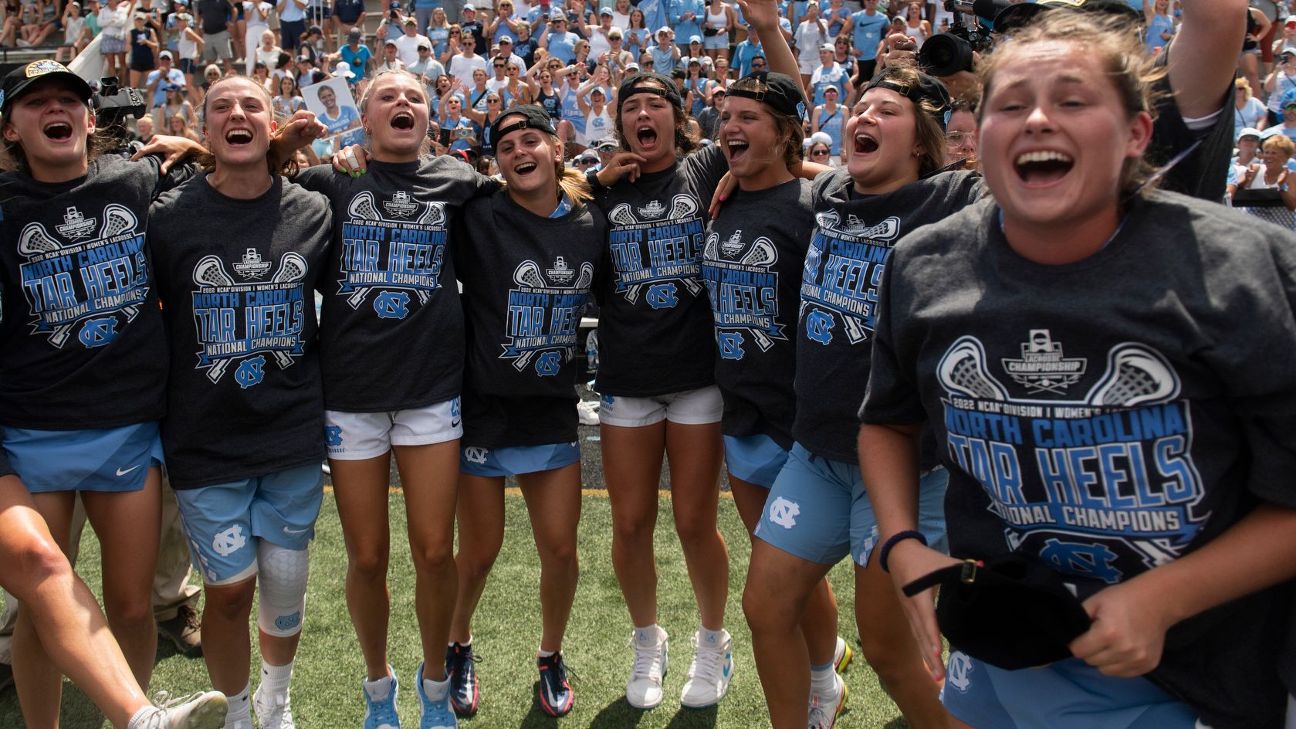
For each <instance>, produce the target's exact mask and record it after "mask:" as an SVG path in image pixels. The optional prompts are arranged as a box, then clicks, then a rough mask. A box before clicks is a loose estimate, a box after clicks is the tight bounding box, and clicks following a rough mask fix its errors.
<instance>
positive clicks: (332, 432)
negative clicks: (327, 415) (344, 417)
mask: <svg viewBox="0 0 1296 729" xmlns="http://www.w3.org/2000/svg"><path fill="white" fill-rule="evenodd" d="M324 442H325V445H327V446H328V447H329V448H340V447H342V426H340V425H326V426H324Z"/></svg>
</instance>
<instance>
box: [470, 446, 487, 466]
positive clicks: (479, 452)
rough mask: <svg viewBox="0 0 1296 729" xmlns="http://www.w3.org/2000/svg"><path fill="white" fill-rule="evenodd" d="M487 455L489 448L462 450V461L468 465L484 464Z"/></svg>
mask: <svg viewBox="0 0 1296 729" xmlns="http://www.w3.org/2000/svg"><path fill="white" fill-rule="evenodd" d="M489 455H490V449H489V448H477V447H472V448H465V449H464V460H465V461H468V462H469V463H477V464H484V463H486V457H487V456H489Z"/></svg>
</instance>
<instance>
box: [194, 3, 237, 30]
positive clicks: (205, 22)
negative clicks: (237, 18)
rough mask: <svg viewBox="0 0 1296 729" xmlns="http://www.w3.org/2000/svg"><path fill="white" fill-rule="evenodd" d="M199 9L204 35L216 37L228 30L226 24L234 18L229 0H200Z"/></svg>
mask: <svg viewBox="0 0 1296 729" xmlns="http://www.w3.org/2000/svg"><path fill="white" fill-rule="evenodd" d="M197 8H198V16H199V20H201V21H202V32H203V33H205V34H207V35H214V34H216V33H223V32H225V31H226V30H228V28H226V25H225V24H226V23H228V22H230V20H231V19H232V18H233V8H232V7H230V4H229V0H198V3H197Z"/></svg>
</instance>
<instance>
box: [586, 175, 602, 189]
mask: <svg viewBox="0 0 1296 729" xmlns="http://www.w3.org/2000/svg"><path fill="white" fill-rule="evenodd" d="M585 181H586V182H588V183H589V186H590V189H591V190H593V191H595V192H598V191H600V190H603V189H605V188H604V186H603V183H601V182H599V178H598V170H589V171H587V172H586V173H585Z"/></svg>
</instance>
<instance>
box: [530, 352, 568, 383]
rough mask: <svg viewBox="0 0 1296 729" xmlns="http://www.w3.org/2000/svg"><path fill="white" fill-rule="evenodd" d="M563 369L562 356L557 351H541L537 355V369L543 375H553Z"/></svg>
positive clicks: (537, 372)
mask: <svg viewBox="0 0 1296 729" xmlns="http://www.w3.org/2000/svg"><path fill="white" fill-rule="evenodd" d="M560 369H562V356H561V355H559V354H558V353H557V352H541V353H540V356H539V357H536V364H535V371H536V374H537V375H540V376H541V377H553V376H554V375H556V374H558V371H559V370H560Z"/></svg>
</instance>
